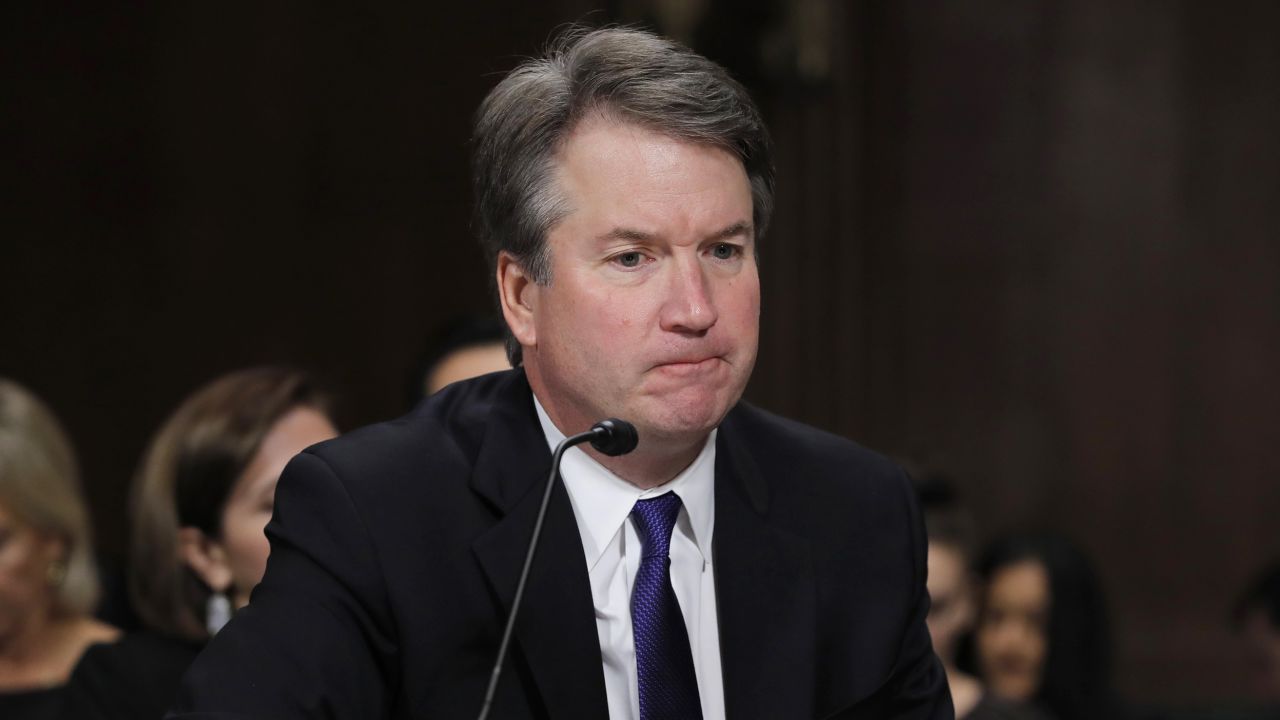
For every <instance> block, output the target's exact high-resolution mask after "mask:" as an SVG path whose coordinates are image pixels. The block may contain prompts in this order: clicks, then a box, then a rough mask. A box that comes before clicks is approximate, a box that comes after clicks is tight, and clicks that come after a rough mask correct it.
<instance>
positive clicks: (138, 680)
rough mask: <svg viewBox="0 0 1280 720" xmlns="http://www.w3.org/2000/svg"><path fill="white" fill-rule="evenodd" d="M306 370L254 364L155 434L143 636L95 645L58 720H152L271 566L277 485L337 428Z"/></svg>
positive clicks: (136, 580)
mask: <svg viewBox="0 0 1280 720" xmlns="http://www.w3.org/2000/svg"><path fill="white" fill-rule="evenodd" d="M326 405H327V404H326V402H325V400H324V398H323V397H322V396H321V395H320V394H319V393H318V392H317V391H316V389H315V388H314V386H313V385H312V383H311V382H310V381H309V380H308V379H307V378H306V377H305V376H303V375H302V374H300V373H298V372H295V371H292V370H288V369H282V368H255V369H250V370H243V371H240V372H235V373H231V374H229V375H226V376H223V377H221V378H219V379H217V380H215V381H213V382H212V383H210V384H208V385H206V386H205V387H203V388H201V389H200V390H198V391H197V392H196V393H195V394H194V395H192V396H191V397H189V398H187V400H186V401H185V402H183V403H182V405H181V406H180V407H179V408H178V409H177V411H175V412H174V414H173V415H172V416H171V417H170V418H169V419H168V420H167V421H166V422H165V424H164V425H163V426H162V427H161V428H160V431H159V432H158V433H157V434H156V436H155V437H154V438H153V439H152V441H151V444H150V446H149V447H148V449H147V451H146V455H145V456H144V457H143V460H142V464H141V467H140V468H139V471H138V475H137V476H136V477H135V479H134V486H133V489H132V497H131V511H132V521H133V537H132V542H131V547H130V568H129V590H130V595H131V597H132V599H133V603H134V609H135V610H136V611H137V613H138V617H139V618H141V621H142V624H143V626H144V627H145V631H143V632H140V633H137V634H132V635H129V636H127V637H125V638H124V639H123V640H122V641H120V642H118V643H116V644H114V645H100V646H96V647H94V648H91V649H90V650H89V652H88V653H86V654H85V658H84V660H83V661H82V662H81V663H80V665H79V667H77V668H76V671H75V675H74V677H72V679H71V683H70V686H69V687H68V692H67V695H68V697H67V702H66V710H65V715H64V717H65V718H68V720H70V719H71V718H74V719H75V720H91V719H94V718H122V719H123V718H128V719H129V720H149V719H150V720H159V719H160V717H161V716H162V715H163V714H164V711H165V709H166V708H167V707H168V705H169V703H170V701H171V700H172V699H173V696H174V694H175V693H176V692H177V689H178V682H179V681H180V680H181V679H182V674H183V673H184V672H185V671H186V668H187V666H188V665H189V664H190V663H191V661H192V660H193V659H195V656H196V654H197V653H199V651H200V649H201V648H203V647H204V644H205V643H206V642H207V641H208V640H209V638H210V637H212V636H213V634H215V633H216V632H217V631H218V629H219V628H220V627H221V625H222V624H223V623H225V622H226V621H227V620H228V619H229V618H230V616H231V614H232V613H233V612H234V611H235V610H237V609H239V608H242V607H244V606H245V605H246V604H248V602H249V594H250V592H251V591H252V590H253V588H254V586H256V585H257V584H258V582H259V581H260V580H261V579H262V575H263V573H264V572H265V570H266V564H267V554H268V552H269V550H270V545H269V544H268V542H267V538H266V536H265V535H264V534H263V529H264V527H265V526H266V524H267V521H268V520H269V519H270V518H271V512H272V503H273V500H274V497H275V487H276V481H277V480H279V478H280V472H281V471H282V470H283V469H284V466H285V465H286V464H287V463H288V462H289V460H290V459H292V458H293V456H294V455H296V454H298V453H299V452H301V451H302V450H303V449H304V448H306V447H308V446H310V445H313V444H315V443H318V442H321V441H323V440H328V439H330V438H332V437H335V436H336V435H337V431H336V430H335V429H334V426H333V422H332V421H331V420H330V418H329V415H328V411H327V408H326Z"/></svg>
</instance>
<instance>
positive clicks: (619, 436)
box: [589, 418, 640, 457]
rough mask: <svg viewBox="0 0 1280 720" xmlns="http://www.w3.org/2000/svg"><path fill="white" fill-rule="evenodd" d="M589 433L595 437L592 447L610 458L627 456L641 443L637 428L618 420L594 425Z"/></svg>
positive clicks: (614, 419)
mask: <svg viewBox="0 0 1280 720" xmlns="http://www.w3.org/2000/svg"><path fill="white" fill-rule="evenodd" d="M589 432H591V434H592V435H593V436H594V437H592V439H591V447H593V448H595V449H596V450H599V451H600V452H602V453H604V454H605V455H608V456H609V457H617V456H619V455H626V454H627V453H629V452H631V451H632V450H635V449H636V445H638V444H639V443H640V435H639V434H637V433H636V426H635V425H632V424H631V423H629V422H627V421H626V420H619V419H618V418H609V419H608V420H601V421H600V422H598V423H596V424H595V425H592V426H591V430H590V431H589Z"/></svg>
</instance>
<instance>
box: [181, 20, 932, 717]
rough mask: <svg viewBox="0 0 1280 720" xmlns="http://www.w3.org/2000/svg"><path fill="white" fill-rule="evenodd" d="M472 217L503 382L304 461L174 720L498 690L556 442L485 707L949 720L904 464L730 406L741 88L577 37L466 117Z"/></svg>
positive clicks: (765, 196)
mask: <svg viewBox="0 0 1280 720" xmlns="http://www.w3.org/2000/svg"><path fill="white" fill-rule="evenodd" d="M474 161H475V190H476V202H477V227H478V228H479V230H480V234H481V240H482V241H483V242H484V243H485V246H486V249H487V250H488V251H489V254H490V257H491V259H492V261H493V267H494V268H495V275H496V279H497V287H498V295H499V300H500V304H501V306H502V310H503V314H504V317H505V319H506V321H507V325H508V327H509V328H510V330H511V336H512V339H511V342H510V343H509V349H510V354H511V357H512V361H513V365H516V366H517V367H516V369H515V370H512V371H509V372H505V373H499V374H496V375H488V376H485V377H482V378H480V379H477V380H472V381H467V382H464V383H459V384H456V385H453V386H451V387H449V388H447V389H445V390H444V391H443V392H441V393H440V394H438V395H436V396H435V397H433V398H431V399H430V400H429V401H427V402H426V403H424V404H423V405H422V406H420V407H419V408H418V409H417V410H416V411H415V412H414V413H412V414H411V415H409V416H407V417H406V418H403V419H401V420H398V421H396V422H392V423H386V424H383V425H378V426H374V427H371V428H367V429H365V430H361V431H357V432H354V433H350V434H348V435H347V436H345V437H343V438H341V439H339V440H337V441H334V442H330V443H325V444H322V445H320V446H316V447H314V448H311V449H310V450H308V451H307V452H305V453H303V454H302V455H300V456H299V457H298V458H296V459H295V460H294V461H293V462H292V463H291V464H290V466H289V468H288V469H287V470H286V471H285V474H284V476H283V477H282V478H281V481H280V484H279V489H278V491H277V496H276V510H275V515H274V517H273V519H272V521H271V524H270V525H269V526H268V528H267V533H268V536H269V537H270V539H271V546H272V551H271V558H270V561H269V564H268V568H267V574H266V577H265V579H264V580H263V582H262V584H261V585H260V586H259V587H258V589H257V590H256V591H255V592H254V595H253V598H252V602H251V604H250V606H249V607H248V608H246V609H245V610H244V611H242V612H241V613H240V614H239V615H238V616H237V617H236V618H235V620H234V621H233V622H232V623H231V624H230V625H229V626H228V628H227V629H226V630H224V631H223V633H221V634H220V635H219V636H218V637H217V638H215V639H214V641H213V642H212V643H211V645H210V647H209V648H208V649H207V650H206V652H205V653H204V655H203V656H202V657H201V658H200V659H199V660H198V661H197V663H196V665H195V666H194V667H193V669H192V671H191V672H190V673H189V674H188V676H187V679H186V681H185V685H184V690H183V694H182V697H181V699H180V701H179V711H180V712H183V713H187V714H180V715H179V717H184V718H295V717H297V718H304V717H306V718H309V717H316V718H437V717H447V718H455V717H458V718H463V717H471V716H474V715H475V713H476V712H477V711H478V709H479V706H480V701H481V698H482V697H483V694H484V689H485V684H486V682H487V681H488V678H489V671H490V664H491V663H492V660H493V657H494V654H495V652H496V649H497V646H498V642H499V638H500V636H501V633H502V628H503V622H504V619H505V617H506V614H507V612H508V610H509V608H510V606H511V602H512V597H513V595H514V593H515V587H516V582H517V578H518V576H519V572H520V565H521V562H522V561H523V557H524V552H525V548H526V547H527V544H528V542H529V538H530V535H531V533H532V529H533V525H534V522H535V517H536V514H537V509H538V504H539V500H540V495H541V493H540V492H539V490H540V488H541V486H542V481H543V480H544V479H545V477H546V476H547V474H548V472H549V471H550V463H551V453H550V448H551V447H552V446H553V445H554V444H555V443H556V442H557V441H558V440H560V439H561V438H563V437H564V436H566V435H571V434H574V433H577V432H581V431H582V430H585V429H586V428H588V427H590V426H591V425H592V424H593V423H595V422H596V421H598V420H600V419H603V418H606V417H610V416H616V417H621V418H624V419H626V420H629V421H630V422H632V423H633V424H634V425H635V426H636V428H637V429H638V431H639V436H640V443H639V446H638V447H637V448H636V449H635V451H634V452H632V453H630V454H627V455H623V456H619V457H607V456H604V455H601V454H599V453H597V452H595V451H594V450H590V449H588V450H585V451H583V450H579V449H575V450H572V451H570V452H569V453H567V454H566V456H565V463H564V467H563V483H562V484H557V485H556V486H555V487H554V491H553V495H552V499H551V505H550V508H549V510H548V514H547V519H546V524H545V527H544V535H543V538H542V544H541V546H540V547H539V551H538V554H537V556H536V559H535V562H534V564H533V567H532V572H531V575H530V580H529V586H528V588H527V590H526V594H525V598H524V604H523V605H522V607H521V611H520V615H519V621H518V623H517V626H516V631H515V640H514V644H513V648H512V654H511V656H510V658H509V660H508V665H507V670H506V675H504V677H503V683H502V684H501V685H500V686H499V689H498V693H497V697H496V700H495V703H494V710H493V716H494V717H497V718H533V717H536V718H602V717H610V718H614V719H615V720H616V719H618V718H636V719H638V720H657V719H658V718H699V717H701V718H707V719H708V720H711V719H713V718H723V717H729V718H735V719H736V718H761V719H766V718H768V719H779V718H813V717H840V718H920V719H924V718H929V719H935V718H950V717H951V716H952V711H951V704H950V698H949V696H948V694H947V689H946V684H945V682H946V681H945V678H944V676H943V673H942V670H941V666H940V665H939V663H938V661H937V659H936V658H935V657H934V655H933V652H932V650H931V648H930V643H929V638H928V634H927V630H926V626H925V615H926V613H927V609H928V597H927V595H926V593H925V590H924V587H925V582H924V581H925V568H924V562H925V560H924V558H925V540H924V534H923V529H922V526H921V521H920V516H919V513H918V511H917V509H916V507H915V505H914V500H913V493H912V490H911V487H910V486H909V484H908V483H907V481H906V478H905V477H904V476H903V473H902V472H901V471H900V470H898V469H897V468H896V467H894V466H893V465H892V464H891V463H889V462H887V461H885V460H884V459H882V458H880V457H879V456H876V455H875V454H873V453H870V452H868V451H866V450H863V449H861V448H859V447H857V446H856V445H854V444H852V443H850V442H848V441H845V440H842V439H839V438H836V437H834V436H831V435H827V434H825V433H822V432H819V431H817V430H814V429H811V428H807V427H804V426H801V425H799V424H796V423H793V422H790V421H787V420H784V419H781V418H778V417H775V416H772V415H769V414H767V413H765V412H763V411H760V410H757V409H754V408H751V407H749V406H747V405H745V404H743V403H740V402H739V399H740V397H741V395H742V391H743V388H744V387H745V385H746V383H747V380H748V378H749V376H750V373H751V369H752V367H753V365H754V362H755V355H756V346H757V332H758V321H759V309H760V294H759V289H760V286H759V276H758V274H757V268H756V242H757V241H758V239H759V238H760V236H761V235H762V234H763V232H764V229H765V226H766V225H767V223H768V219H769V214H770V210H771V208H772V194H773V174H772V166H771V161H770V158H769V144H768V138H767V135H766V133H765V130H764V127H763V124H762V122H761V120H760V117H759V114H758V112H757V110H756V108H755V107H754V105H753V104H752V103H751V101H750V99H749V98H748V97H747V95H746V93H745V91H744V90H743V89H742V88H741V87H740V86H739V85H738V84H737V83H735V82H734V81H733V80H731V79H730V78H729V77H728V76H727V75H726V74H725V73H724V71H723V70H722V69H721V68H719V67H718V66H716V65H715V64H713V63H711V62H710V61H708V60H706V59H705V58H702V57H700V56H698V55H696V54H694V53H692V52H691V51H689V50H687V49H685V48H682V47H679V46H677V45H674V44H672V43H669V42H667V41H665V40H662V39H659V38H657V37H654V36H652V35H650V34H647V33H643V32H639V31H633V30H625V29H608V30H599V31H592V32H587V31H582V30H574V31H570V32H569V33H567V34H566V35H565V36H564V37H563V38H562V39H561V40H560V42H559V43H558V44H557V45H556V47H555V48H553V49H552V51H551V52H550V53H549V54H548V56H547V57H546V58H544V59H540V60H532V61H529V62H527V63H525V64H524V65H522V66H521V67H520V68H517V69H516V70H515V71H513V72H512V73H511V74H509V75H508V76H507V77H506V78H505V79H504V80H503V81H502V82H501V83H500V84H499V85H498V86H497V87H496V88H495V89H494V90H493V91H492V92H491V93H490V95H489V97H488V98H487V99H486V100H485V102H484V104H483V106H482V107H481V110H480V113H479V116H478V120H477V125H476V149H475V160H474Z"/></svg>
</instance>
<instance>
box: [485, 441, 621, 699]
mask: <svg viewBox="0 0 1280 720" xmlns="http://www.w3.org/2000/svg"><path fill="white" fill-rule="evenodd" d="M585 442H590V443H591V446H592V447H594V448H595V449H596V450H598V451H599V452H602V453H604V454H605V455H609V456H611V457H616V456H618V455H626V454H627V453H629V452H631V451H632V450H635V449H636V445H637V444H638V443H639V442H640V436H639V434H637V433H636V427H635V425H632V424H631V423H629V422H627V421H626V420H619V419H618V418H609V419H608V420H601V421H600V422H598V423H596V424H595V425H592V426H591V429H590V430H588V431H586V432H584V433H578V434H577V435H573V436H570V437H567V438H565V439H564V440H561V441H560V444H559V445H556V450H555V453H554V454H552V456H551V474H550V475H549V476H548V477H547V486H546V488H545V489H543V491H542V504H541V505H539V506H538V519H537V520H535V521H534V523H533V537H531V538H530V539H529V550H528V552H526V553H525V556H524V566H523V567H522V568H521V569H520V581H519V582H518V583H516V594H515V597H514V598H513V599H512V600H511V613H510V614H509V615H507V626H506V628H505V629H503V631H502V643H501V644H500V645H498V657H497V659H496V660H495V661H494V663H493V672H492V673H490V675H489V687H488V689H486V690H485V693H484V705H483V706H481V708H480V715H479V716H477V719H478V720H485V719H486V718H488V717H489V708H490V707H491V706H492V705H493V698H494V695H495V694H496V693H497V690H498V678H499V677H501V676H502V664H503V661H504V660H506V657H507V649H508V648H509V647H510V645H511V632H512V630H513V629H515V626H516V613H517V612H518V611H519V610H520V600H521V599H523V598H524V586H525V584H526V583H527V582H528V580H529V568H530V567H532V566H533V556H534V553H536V552H537V550H538V538H540V537H541V536H542V521H543V520H544V519H545V518H546V516H547V506H548V505H549V504H550V503H551V489H552V488H553V487H555V484H556V478H558V477H559V476H560V459H561V458H563V457H564V453H565V451H566V450H568V449H569V448H571V447H574V446H575V445H581V444H582V443H585Z"/></svg>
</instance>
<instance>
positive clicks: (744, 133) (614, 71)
mask: <svg viewBox="0 0 1280 720" xmlns="http://www.w3.org/2000/svg"><path fill="white" fill-rule="evenodd" d="M591 113H605V114H607V115H609V116H612V117H616V118H617V119H619V120H622V121H625V122H631V123H635V124H637V125H640V126H642V127H644V128H646V129H650V130H653V131H656V132H660V133H663V134H666V135H669V136H671V137H675V138H679V139H682V140H688V141H692V142H697V143H705V144H708V145H715V146H718V147H721V148H724V149H725V150H727V151H729V152H731V153H733V154H734V155H735V156H736V157H737V158H738V159H739V160H741V161H742V165H743V168H744V169H745V170H746V173H747V179H748V180H749V181H750V183H751V196H752V215H753V218H752V221H753V225H754V227H755V237H756V240H757V244H758V241H759V240H760V238H761V237H763V235H764V232H765V229H766V228H767V227H768V225H769V218H770V216H771V215H772V213H773V184H774V171H773V160H772V154H771V148H770V142H769V134H768V131H767V130H766V129H765V126H764V121H763V120H762V119H761V117H760V112H759V110H758V109H757V108H756V106H755V103H753V102H752V101H751V98H750V96H748V95H747V91H746V89H745V88H743V87H742V85H741V84H739V83H738V82H737V81H736V80H734V79H733V78H731V77H729V74H728V72H726V71H725V69H724V68H722V67H720V66H719V65H717V64H716V63H714V62H712V61H710V60H708V59H707V58H704V57H702V56H701V55H698V54H697V53H695V52H693V51H692V50H690V49H688V48H686V47H684V46H682V45H680V44H678V43H675V42H673V41H671V40H668V39H665V38H662V37H659V36H657V35H654V34H652V33H649V32H646V31H643V30H637V29H633V28H621V27H610V28H602V29H596V30H592V29H589V28H584V27H581V26H572V27H570V28H568V29H567V30H566V31H564V32H563V33H561V34H560V36H559V37H557V38H556V39H554V40H553V41H552V43H551V46H550V48H549V49H548V51H547V52H546V54H545V56H544V57H542V58H537V59H531V60H527V61H526V62H524V63H522V64H521V65H520V66H519V67H517V68H516V69H514V70H512V71H511V72H510V73H509V74H508V75H507V76H506V77H505V78H503V80H502V82H500V83H498V85H497V87H495V88H494V89H493V90H492V91H491V92H490V93H489V95H488V97H486V98H485V100H484V102H483V103H481V105H480V109H479V111H478V112H477V115H476V124H475V136H474V138H473V141H474V151H473V154H472V186H473V191H474V197H475V218H474V224H475V230H476V233H477V234H478V235H479V239H480V243H481V245H482V246H483V247H484V250H485V254H486V256H487V257H488V260H489V266H490V267H491V268H492V267H494V264H495V263H496V262H497V258H498V254H499V253H501V252H506V253H509V254H510V255H511V256H512V257H513V258H514V259H515V261H516V262H517V263H519V265H520V266H521V267H522V268H523V269H524V270H525V272H527V273H528V274H529V276H530V277H531V278H532V279H533V280H534V281H535V282H537V283H539V284H546V283H548V282H550V280H551V271H550V268H551V262H550V257H549V256H548V252H547V247H546V237H547V233H548V231H549V230H550V229H551V228H552V227H554V226H555V224H556V223H557V222H559V221H560V220H561V219H562V218H563V217H564V216H565V214H566V213H567V207H566V205H565V201H564V198H563V197H561V196H560V194H559V193H558V192H557V189H556V188H555V184H554V180H553V178H554V171H555V161H556V155H557V153H558V152H559V151H560V149H561V148H562V146H563V144H564V142H565V140H566V138H568V136H569V134H570V133H571V132H572V131H573V130H574V128H575V127H576V126H577V124H578V122H579V121H581V120H582V119H583V118H584V117H585V116H587V115H588V114H591ZM507 354H508V356H509V357H510V359H511V363H512V365H519V364H520V361H521V352H520V346H519V344H517V343H516V342H515V341H514V339H513V338H511V337H508V339H507Z"/></svg>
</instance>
